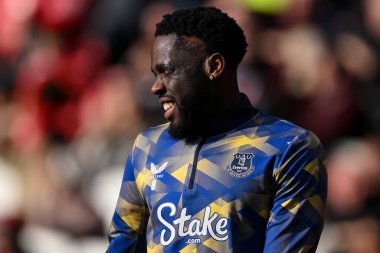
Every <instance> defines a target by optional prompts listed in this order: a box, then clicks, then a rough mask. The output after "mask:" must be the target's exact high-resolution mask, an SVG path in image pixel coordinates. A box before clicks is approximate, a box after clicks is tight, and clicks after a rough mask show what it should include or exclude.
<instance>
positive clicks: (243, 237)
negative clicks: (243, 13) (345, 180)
mask: <svg viewBox="0 0 380 253" xmlns="http://www.w3.org/2000/svg"><path fill="white" fill-rule="evenodd" d="M246 47H247V43H246V40H245V36H244V34H243V31H242V30H241V28H240V27H239V26H238V25H237V24H236V22H235V21H234V20H233V19H231V18H230V17H229V16H227V15H226V14H225V13H223V12H221V11H220V10H218V9H216V8H213V7H195V8H190V9H182V10H178V11H175V12H173V13H172V14H168V15H165V16H164V17H163V20H162V21H161V22H160V23H159V24H157V28H156V33H155V42H154V45H153V49H152V71H153V73H154V75H155V77H156V79H155V82H154V84H153V86H152V89H151V91H152V93H153V94H155V95H157V96H158V97H159V101H160V103H161V104H162V106H163V108H164V110H165V117H166V118H167V119H168V120H169V122H170V123H167V124H164V125H160V126H157V127H153V128H150V129H148V130H147V131H145V132H143V133H141V134H140V135H139V136H138V137H137V139H136V141H135V144H134V146H133V150H132V152H131V154H130V155H129V157H128V160H127V164H126V168H125V173H124V177H123V184H122V187H121V191H120V196H119V200H118V203H117V207H116V211H115V214H114V217H113V221H112V225H111V229H110V235H109V239H110V245H109V248H108V252H198V253H202V252H235V253H236V252H276V253H278V252H314V251H315V249H316V247H317V244H318V240H319V237H320V234H321V231H322V227H323V221H324V204H325V198H326V173H325V168H324V166H323V157H324V153H323V150H322V147H321V145H320V143H319V141H318V139H317V138H316V137H315V136H314V135H313V134H312V133H310V132H309V131H306V130H304V129H302V128H300V127H298V126H295V125H293V124H291V123H289V122H286V121H283V120H279V119H276V118H274V117H272V116H270V115H267V114H265V113H263V112H260V111H259V110H257V109H255V108H254V107H252V105H251V104H250V103H249V101H248V99H247V97H246V96H245V95H243V94H241V93H239V90H238V84H237V77H236V76H237V74H236V73H237V67H238V65H239V63H240V61H241V60H242V58H243V56H244V53H245V51H246Z"/></svg>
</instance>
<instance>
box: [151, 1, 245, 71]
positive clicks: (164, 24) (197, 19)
mask: <svg viewBox="0 0 380 253" xmlns="http://www.w3.org/2000/svg"><path fill="white" fill-rule="evenodd" d="M173 33H174V34H176V35H177V36H178V37H181V36H188V37H197V38H199V39H200V40H202V41H203V42H204V43H205V44H206V52H207V53H208V54H212V53H215V52H219V53H221V54H222V55H223V56H224V57H225V59H226V61H227V63H230V64H231V65H234V66H237V65H238V64H239V63H240V62H241V60H242V59H243V57H244V54H245V53H246V51H247V41H246V38H245V35H244V32H243V30H242V28H241V27H240V26H239V25H238V24H237V23H236V21H235V20H234V19H233V18H231V17H230V16H228V15H227V14H226V13H224V12H222V11H221V10H219V9H217V8H215V7H191V8H187V9H179V10H176V11H174V12H173V13H171V14H166V15H164V16H163V19H162V21H161V22H159V23H158V24H157V25H156V32H155V37H157V36H160V35H169V34H173Z"/></svg>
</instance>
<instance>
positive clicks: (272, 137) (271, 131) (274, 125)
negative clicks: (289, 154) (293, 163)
mask: <svg viewBox="0 0 380 253" xmlns="http://www.w3.org/2000/svg"><path fill="white" fill-rule="evenodd" d="M255 121H257V122H258V124H257V129H256V135H258V136H260V137H263V136H266V137H267V142H268V143H269V144H271V145H272V146H274V147H276V148H277V149H278V151H279V153H283V152H285V151H286V150H289V147H295V146H296V147H298V148H300V147H308V148H321V143H320V140H319V139H318V137H317V136H316V135H315V134H314V133H313V132H312V131H310V130H308V129H305V128H303V127H301V126H298V125H296V124H294V123H292V122H289V121H287V120H284V119H281V118H277V117H274V116H272V115H269V114H267V113H264V112H260V113H259V115H258V116H257V118H256V120H255Z"/></svg>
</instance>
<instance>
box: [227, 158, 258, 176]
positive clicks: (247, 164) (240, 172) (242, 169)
mask: <svg viewBox="0 0 380 253" xmlns="http://www.w3.org/2000/svg"><path fill="white" fill-rule="evenodd" d="M252 158H253V154H249V153H248V154H247V153H236V154H235V155H234V159H233V160H232V162H231V165H228V166H227V171H228V172H229V173H230V174H231V175H232V176H234V177H236V178H244V177H246V176H248V175H250V174H251V173H252V172H253V165H252Z"/></svg>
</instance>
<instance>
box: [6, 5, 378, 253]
mask: <svg viewBox="0 0 380 253" xmlns="http://www.w3.org/2000/svg"><path fill="white" fill-rule="evenodd" d="M193 5H213V6H216V7H219V8H221V9H222V10H224V11H225V12H227V13H229V15H231V16H232V17H234V18H235V19H236V20H237V22H238V23H239V24H240V25H241V26H242V27H243V29H244V30H245V33H246V36H247V39H248V43H249V48H248V52H247V55H246V57H245V58H244V60H243V63H242V64H241V66H240V68H239V85H240V89H241V90H242V91H243V92H245V93H246V94H247V95H248V96H249V98H250V100H251V102H252V103H253V104H254V105H255V106H256V107H258V108H260V109H261V110H264V111H267V112H269V113H271V114H273V115H275V116H277V117H282V118H286V119H288V120H290V121H293V122H294V123H297V124H299V125H301V126H303V127H305V128H308V129H310V130H312V131H314V132H315V133H316V134H317V135H318V136H319V137H320V139H321V141H322V142H323V144H324V147H325V149H326V153H327V160H326V164H327V166H328V172H329V197H328V210H327V221H326V226H325V230H324V232H323V234H322V238H321V242H320V245H319V248H318V252H319V253H351V252H352V253H372V252H373V253H378V252H380V240H379V239H380V223H379V218H380V217H379V215H380V201H379V200H380V137H379V136H380V71H379V69H380V62H379V60H380V1H378V0H240V1H228V0H215V1H213V0H193V1H186V0H172V1H151V0H139V1H135V0H54V1H49V0H0V252H1V253H20V252H24V253H45V252H46V253H51V252H54V253H61V252H62V253H68V252H69V253H79V252H80V253H87V252H91V253H97V252H104V251H105V249H106V247H107V237H106V233H107V230H108V228H109V224H110V222H111V217H112V213H113V210H114V207H115V204H116V200H117V196H118V192H119V187H120V184H121V177H122V172H123V168H124V163H125V159H126V156H127V154H128V152H129V150H130V148H131V146H132V142H133V140H134V138H135V137H136V135H137V134H138V133H139V132H140V131H142V130H144V129H146V128H147V127H148V126H151V125H155V124H160V123H163V122H164V119H163V117H162V112H161V107H160V105H159V104H158V102H157V99H156V98H155V97H154V96H153V95H150V93H149V88H150V86H151V84H152V83H153V75H152V74H151V72H150V46H151V44H152V41H153V34H154V30H155V24H156V23H157V22H158V21H160V19H161V17H162V15H163V14H165V13H167V12H171V11H172V10H174V9H176V8H181V7H188V6H193Z"/></svg>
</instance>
